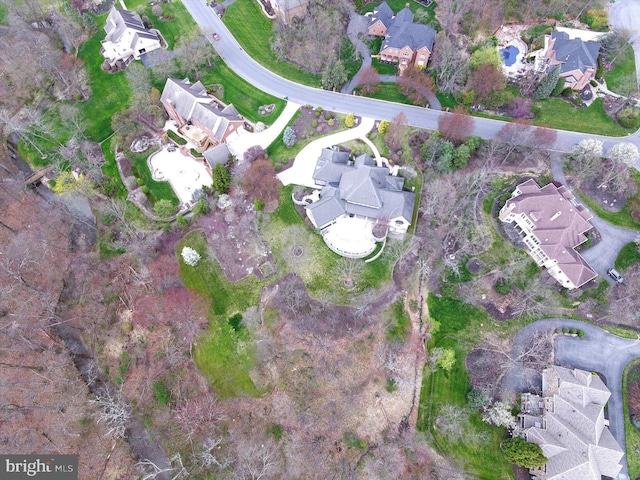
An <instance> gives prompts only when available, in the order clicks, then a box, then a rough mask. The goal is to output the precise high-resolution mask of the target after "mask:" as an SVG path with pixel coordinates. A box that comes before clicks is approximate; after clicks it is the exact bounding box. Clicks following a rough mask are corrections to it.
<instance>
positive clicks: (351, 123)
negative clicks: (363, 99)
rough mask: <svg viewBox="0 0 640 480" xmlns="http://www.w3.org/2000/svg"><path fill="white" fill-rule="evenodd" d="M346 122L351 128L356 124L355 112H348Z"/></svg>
mask: <svg viewBox="0 0 640 480" xmlns="http://www.w3.org/2000/svg"><path fill="white" fill-rule="evenodd" d="M344 124H345V126H346V127H347V128H351V127H353V126H354V125H355V124H356V117H354V116H353V113H349V114H347V116H346V118H345V119H344Z"/></svg>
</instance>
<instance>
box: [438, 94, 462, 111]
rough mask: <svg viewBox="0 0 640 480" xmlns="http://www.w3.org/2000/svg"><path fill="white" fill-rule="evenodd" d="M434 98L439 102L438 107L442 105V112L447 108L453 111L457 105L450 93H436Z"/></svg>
mask: <svg viewBox="0 0 640 480" xmlns="http://www.w3.org/2000/svg"><path fill="white" fill-rule="evenodd" d="M436 97H437V98H438V100H440V105H442V109H443V110H444V109H445V108H447V107H448V108H451V109H453V108H455V107H457V106H458V105H459V103H458V102H456V99H455V98H453V95H452V94H450V93H442V92H436Z"/></svg>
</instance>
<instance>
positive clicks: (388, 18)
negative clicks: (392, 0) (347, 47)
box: [368, 2, 436, 75]
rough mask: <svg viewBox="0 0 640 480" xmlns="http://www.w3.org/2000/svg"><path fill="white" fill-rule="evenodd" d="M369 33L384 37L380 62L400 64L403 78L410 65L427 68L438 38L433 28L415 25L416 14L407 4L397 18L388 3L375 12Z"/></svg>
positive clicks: (370, 22) (399, 67)
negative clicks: (403, 73) (414, 14)
mask: <svg viewBox="0 0 640 480" xmlns="http://www.w3.org/2000/svg"><path fill="white" fill-rule="evenodd" d="M368 32H369V35H375V36H379V37H384V40H383V41H382V45H381V47H380V60H382V61H383V62H391V63H397V64H398V70H399V73H400V75H402V72H403V71H404V70H405V69H406V68H407V67H408V66H409V65H414V66H416V67H418V68H424V67H426V66H427V63H428V62H429V57H430V56H431V52H432V51H433V43H434V42H435V38H436V31H435V30H434V29H433V28H430V27H428V26H426V25H422V24H421V23H414V22H413V12H412V11H411V9H410V8H409V6H408V4H407V6H406V7H405V8H403V9H402V10H400V11H399V12H398V14H397V15H395V14H394V13H393V10H391V7H389V5H387V3H386V2H382V3H381V4H380V5H379V6H377V7H376V8H375V9H374V10H373V12H372V14H371V19H370V20H369V27H368Z"/></svg>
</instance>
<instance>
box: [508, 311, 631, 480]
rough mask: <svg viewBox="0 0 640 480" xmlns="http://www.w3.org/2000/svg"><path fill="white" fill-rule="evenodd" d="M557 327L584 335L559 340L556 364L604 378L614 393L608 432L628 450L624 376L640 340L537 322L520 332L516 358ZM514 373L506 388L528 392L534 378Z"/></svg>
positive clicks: (571, 323) (583, 326)
mask: <svg viewBox="0 0 640 480" xmlns="http://www.w3.org/2000/svg"><path fill="white" fill-rule="evenodd" d="M558 327H568V328H577V329H580V330H583V331H584V332H585V336H584V338H579V337H571V336H566V335H558V336H556V339H555V348H554V355H555V362H554V363H555V364H556V365H560V366H562V367H567V368H579V369H582V370H587V371H591V372H598V373H600V374H602V375H603V376H604V380H605V383H606V384H607V387H608V388H609V390H611V397H610V398H609V402H608V412H609V430H611V433H612V434H613V436H614V437H615V439H616V441H617V442H618V444H619V445H620V446H621V447H622V449H625V434H624V412H623V409H622V374H623V372H624V369H625V367H626V366H627V365H628V364H629V362H631V361H632V360H634V359H636V358H638V357H640V337H639V339H638V340H629V339H625V338H620V337H617V336H615V335H612V334H610V333H609V332H607V331H605V330H602V329H601V328H598V327H596V326H594V325H591V324H589V323H584V322H580V321H577V320H568V319H560V318H552V319H546V320H538V321H537V322H534V323H531V324H529V325H527V326H526V327H524V328H523V329H522V330H520V332H519V333H518V335H517V336H516V339H515V342H514V347H513V348H514V354H517V352H518V351H521V350H522V348H523V345H526V344H527V343H528V341H529V339H530V338H531V337H532V336H533V335H534V334H535V333H536V332H544V331H553V330H555V329H556V328H558ZM512 373H513V375H508V376H507V377H505V382H507V384H506V385H505V384H504V383H503V385H505V386H507V387H508V388H510V389H514V390H516V391H526V390H527V389H528V388H529V381H530V377H531V376H530V375H523V372H522V371H521V369H518V368H516V369H514V370H513V371H512ZM524 373H526V372H524ZM537 378H538V379H539V377H537ZM538 381H539V380H538ZM538 388H539V385H538ZM622 463H623V468H622V473H623V475H624V476H619V477H618V478H619V479H626V478H628V469H627V459H626V457H624V458H623V462H622Z"/></svg>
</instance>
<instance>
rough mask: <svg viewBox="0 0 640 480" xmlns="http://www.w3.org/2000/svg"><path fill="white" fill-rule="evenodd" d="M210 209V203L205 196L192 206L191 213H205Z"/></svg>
mask: <svg viewBox="0 0 640 480" xmlns="http://www.w3.org/2000/svg"><path fill="white" fill-rule="evenodd" d="M210 211H211V205H210V204H209V202H208V200H207V199H206V198H201V199H200V200H198V203H196V204H195V206H194V207H193V214H194V215H196V216H199V215H206V214H207V213H209V212H210Z"/></svg>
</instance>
